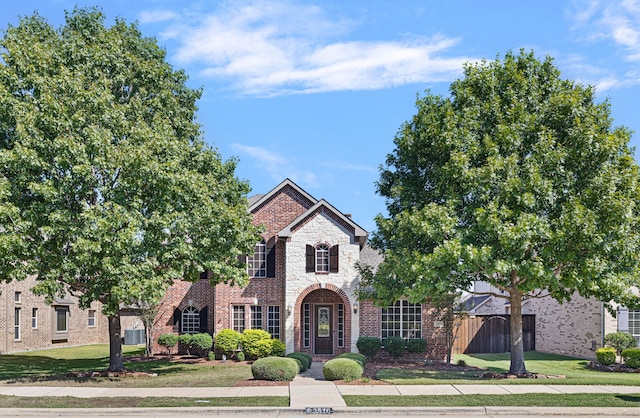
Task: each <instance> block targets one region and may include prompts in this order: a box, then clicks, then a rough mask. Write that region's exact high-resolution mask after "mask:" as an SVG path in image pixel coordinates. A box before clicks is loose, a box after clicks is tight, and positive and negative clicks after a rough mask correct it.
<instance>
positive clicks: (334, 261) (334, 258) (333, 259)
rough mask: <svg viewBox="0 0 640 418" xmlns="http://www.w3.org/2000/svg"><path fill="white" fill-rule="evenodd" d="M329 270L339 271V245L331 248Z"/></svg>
mask: <svg viewBox="0 0 640 418" xmlns="http://www.w3.org/2000/svg"><path fill="white" fill-rule="evenodd" d="M329 272H331V273H337V272H338V246H337V245H334V246H333V247H331V248H329Z"/></svg>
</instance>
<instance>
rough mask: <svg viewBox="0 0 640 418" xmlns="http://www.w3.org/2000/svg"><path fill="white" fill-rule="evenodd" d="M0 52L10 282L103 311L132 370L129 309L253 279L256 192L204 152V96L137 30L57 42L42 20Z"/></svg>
mask: <svg viewBox="0 0 640 418" xmlns="http://www.w3.org/2000/svg"><path fill="white" fill-rule="evenodd" d="M0 47H1V48H2V50H1V51H0V52H1V53H2V61H1V62H0V278H1V279H2V280H7V281H10V280H21V279H24V278H26V277H28V276H30V275H33V276H36V277H37V285H36V287H35V288H34V291H35V292H37V293H38V294H42V295H46V297H47V300H48V301H49V302H51V301H53V299H54V298H55V297H57V296H61V295H64V294H67V293H70V294H73V295H76V296H78V297H79V301H80V304H81V306H83V307H86V306H88V305H89V304H90V303H91V302H92V301H99V302H101V303H102V304H103V311H104V313H105V314H106V315H107V316H108V318H109V335H110V347H111V350H110V352H111V356H110V357H111V361H110V366H109V368H110V370H121V369H123V361H122V356H121V353H122V348H121V336H120V317H119V310H120V309H121V308H122V307H123V306H124V305H138V304H139V303H143V304H153V303H155V302H157V300H158V299H159V298H161V297H162V295H163V294H164V292H165V291H166V290H167V288H168V286H170V284H171V283H172V281H173V280H174V279H176V278H185V279H192V280H197V279H199V273H200V272H202V271H209V272H210V273H211V274H210V277H211V282H212V284H215V283H217V282H221V281H224V282H230V283H242V282H243V281H244V280H245V279H246V271H245V269H244V267H243V266H242V265H241V264H240V263H239V261H238V255H240V254H246V253H248V252H250V251H252V248H253V245H254V244H255V242H256V241H257V240H258V235H257V231H256V228H255V227H254V226H252V222H251V217H250V215H249V214H248V212H247V200H246V194H247V193H248V192H249V186H248V184H247V183H246V182H244V181H239V180H238V179H237V178H236V177H235V176H234V171H235V165H236V163H235V161H233V160H229V161H222V159H221V157H220V156H219V154H218V153H217V151H215V150H214V149H211V148H210V147H208V146H207V145H205V143H204V142H203V139H202V133H201V130H200V127H199V125H198V124H197V123H196V122H195V117H196V100H197V99H199V97H200V95H201V91H200V90H198V89H191V88H189V87H187V85H186V81H187V77H186V75H185V74H184V72H183V71H175V70H173V69H172V67H171V66H170V65H169V64H168V63H167V62H166V61H165V51H164V50H163V49H161V48H160V47H159V46H158V45H157V43H156V41H155V40H154V39H151V38H146V37H143V36H142V35H141V33H140V32H139V30H138V28H137V26H136V25H135V24H127V23H125V22H124V21H123V20H121V19H118V20H116V21H115V24H114V25H112V26H111V27H106V26H105V24H104V16H103V14H102V12H101V11H100V10H99V9H95V8H91V9H75V10H74V11H73V12H68V13H66V23H65V24H64V25H63V26H61V27H60V28H59V29H54V28H52V27H51V26H50V25H49V24H48V23H47V22H46V21H45V20H44V19H43V18H42V17H40V16H39V15H37V14H35V15H33V16H30V17H24V18H22V19H21V20H20V23H19V24H18V25H17V26H9V27H8V28H7V30H6V31H5V33H4V36H3V38H2V39H1V40H0Z"/></svg>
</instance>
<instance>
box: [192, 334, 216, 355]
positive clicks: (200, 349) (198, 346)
mask: <svg viewBox="0 0 640 418" xmlns="http://www.w3.org/2000/svg"><path fill="white" fill-rule="evenodd" d="M212 346H213V337H212V336H211V335H209V334H207V333H206V332H201V333H198V334H192V335H191V341H190V343H189V347H190V348H191V349H195V350H196V352H197V353H198V354H199V355H200V357H202V358H206V357H207V356H208V355H209V351H211V347H212Z"/></svg>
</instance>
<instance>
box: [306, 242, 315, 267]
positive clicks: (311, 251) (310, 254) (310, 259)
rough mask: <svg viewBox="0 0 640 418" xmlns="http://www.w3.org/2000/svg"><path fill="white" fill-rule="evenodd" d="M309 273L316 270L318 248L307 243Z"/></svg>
mask: <svg viewBox="0 0 640 418" xmlns="http://www.w3.org/2000/svg"><path fill="white" fill-rule="evenodd" d="M306 271H307V273H313V272H314V271H316V249H315V248H313V247H312V246H311V245H307V270H306Z"/></svg>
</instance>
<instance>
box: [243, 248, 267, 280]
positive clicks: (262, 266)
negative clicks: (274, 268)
mask: <svg viewBox="0 0 640 418" xmlns="http://www.w3.org/2000/svg"><path fill="white" fill-rule="evenodd" d="M247 273H248V274H249V277H260V278H264V277H267V244H266V243H265V241H264V240H261V241H260V242H259V243H257V244H256V247H255V249H254V251H253V255H252V256H249V257H247Z"/></svg>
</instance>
